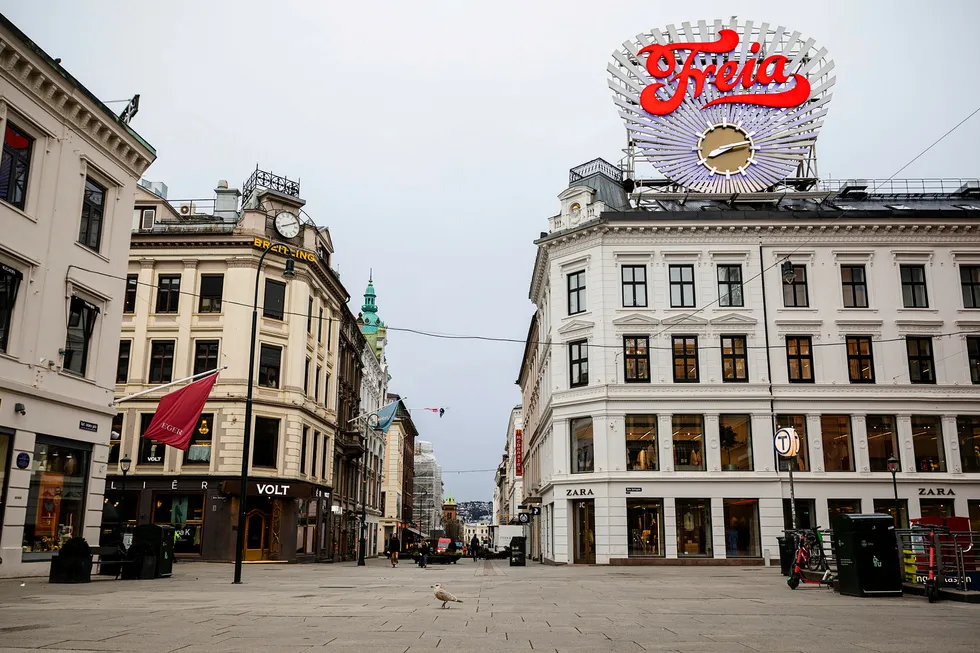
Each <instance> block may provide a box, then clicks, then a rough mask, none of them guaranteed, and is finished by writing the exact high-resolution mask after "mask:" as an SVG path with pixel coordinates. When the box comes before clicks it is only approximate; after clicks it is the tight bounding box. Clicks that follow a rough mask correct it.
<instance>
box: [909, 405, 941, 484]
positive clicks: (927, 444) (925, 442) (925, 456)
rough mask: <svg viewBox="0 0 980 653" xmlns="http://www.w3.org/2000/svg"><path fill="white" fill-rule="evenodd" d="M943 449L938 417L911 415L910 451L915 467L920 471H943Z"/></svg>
mask: <svg viewBox="0 0 980 653" xmlns="http://www.w3.org/2000/svg"><path fill="white" fill-rule="evenodd" d="M945 449H946V448H945V447H944V446H943V430H942V427H941V426H940V423H939V418H938V417H933V416H931V415H913V416H912V451H913V452H914V455H915V469H916V470H918V471H920V472H945V471H946V451H945Z"/></svg>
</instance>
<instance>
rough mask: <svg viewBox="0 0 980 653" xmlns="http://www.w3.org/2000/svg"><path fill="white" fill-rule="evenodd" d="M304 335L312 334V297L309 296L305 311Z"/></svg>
mask: <svg viewBox="0 0 980 653" xmlns="http://www.w3.org/2000/svg"><path fill="white" fill-rule="evenodd" d="M306 333H307V334H311V335H312V334H313V295H310V300H309V302H308V306H307V310H306Z"/></svg>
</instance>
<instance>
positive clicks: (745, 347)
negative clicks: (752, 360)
mask: <svg viewBox="0 0 980 653" xmlns="http://www.w3.org/2000/svg"><path fill="white" fill-rule="evenodd" d="M726 340H731V344H730V346H729V348H730V349H731V353H727V354H726V353H725V347H726V345H725V341H726ZM736 341H741V343H742V353H741V354H739V353H738V348H737V347H736ZM739 361H742V364H743V369H744V371H745V374H744V376H743V377H741V378H740V377H739V376H738V362H739ZM726 362H728V363H729V364H730V365H731V370H732V376H731V377H729V376H728V375H727V371H726V369H725V363H726ZM721 382H722V383H748V382H749V344H748V337H747V336H744V335H727V334H726V335H722V336H721Z"/></svg>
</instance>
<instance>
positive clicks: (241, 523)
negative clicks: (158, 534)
mask: <svg viewBox="0 0 980 653" xmlns="http://www.w3.org/2000/svg"><path fill="white" fill-rule="evenodd" d="M276 246H279V243H269V244H268V245H266V248H265V249H264V250H263V251H262V256H260V257H259V265H258V267H256V269H255V301H253V302H252V335H251V339H250V341H249V346H248V397H247V398H246V399H245V441H244V442H243V443H242V483H241V486H242V487H241V498H240V499H239V501H238V538H237V544H236V546H235V584H236V585H239V584H241V582H242V558H243V556H244V555H245V497H246V496H247V495H248V463H249V458H250V457H251V456H250V455H249V449H250V447H251V444H252V383H253V382H254V381H255V332H256V329H257V325H258V318H259V280H260V278H261V275H262V261H264V260H265V255H266V254H268V253H269V250H270V249H272V248H273V247H276ZM295 276H296V262H295V261H294V260H293V259H291V258H287V259H286V269H285V270H284V271H283V273H282V278H283V279H285V280H287V281H289V280H290V279H292V278H293V277H295Z"/></svg>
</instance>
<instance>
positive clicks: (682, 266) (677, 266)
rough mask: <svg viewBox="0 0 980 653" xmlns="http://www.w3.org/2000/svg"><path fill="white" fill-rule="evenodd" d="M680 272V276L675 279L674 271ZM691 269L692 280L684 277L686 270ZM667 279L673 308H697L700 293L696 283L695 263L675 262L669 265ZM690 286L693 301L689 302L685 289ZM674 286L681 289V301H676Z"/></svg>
mask: <svg viewBox="0 0 980 653" xmlns="http://www.w3.org/2000/svg"><path fill="white" fill-rule="evenodd" d="M675 270H676V271H678V272H680V273H681V274H680V278H679V279H677V280H675V279H674V271H675ZM685 270H686V271H689V272H690V273H691V278H690V280H685V279H684V274H683V273H684V271H685ZM667 280H668V294H669V295H670V307H671V308H695V307H696V306H697V305H698V295H697V287H696V286H695V284H694V264H693V263H674V264H671V265H669V266H667ZM688 286H690V290H691V303H687V298H686V297H685V292H684V291H685V289H687V288H688ZM674 288H678V289H679V291H680V296H679V299H680V303H675V302H674Z"/></svg>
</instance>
